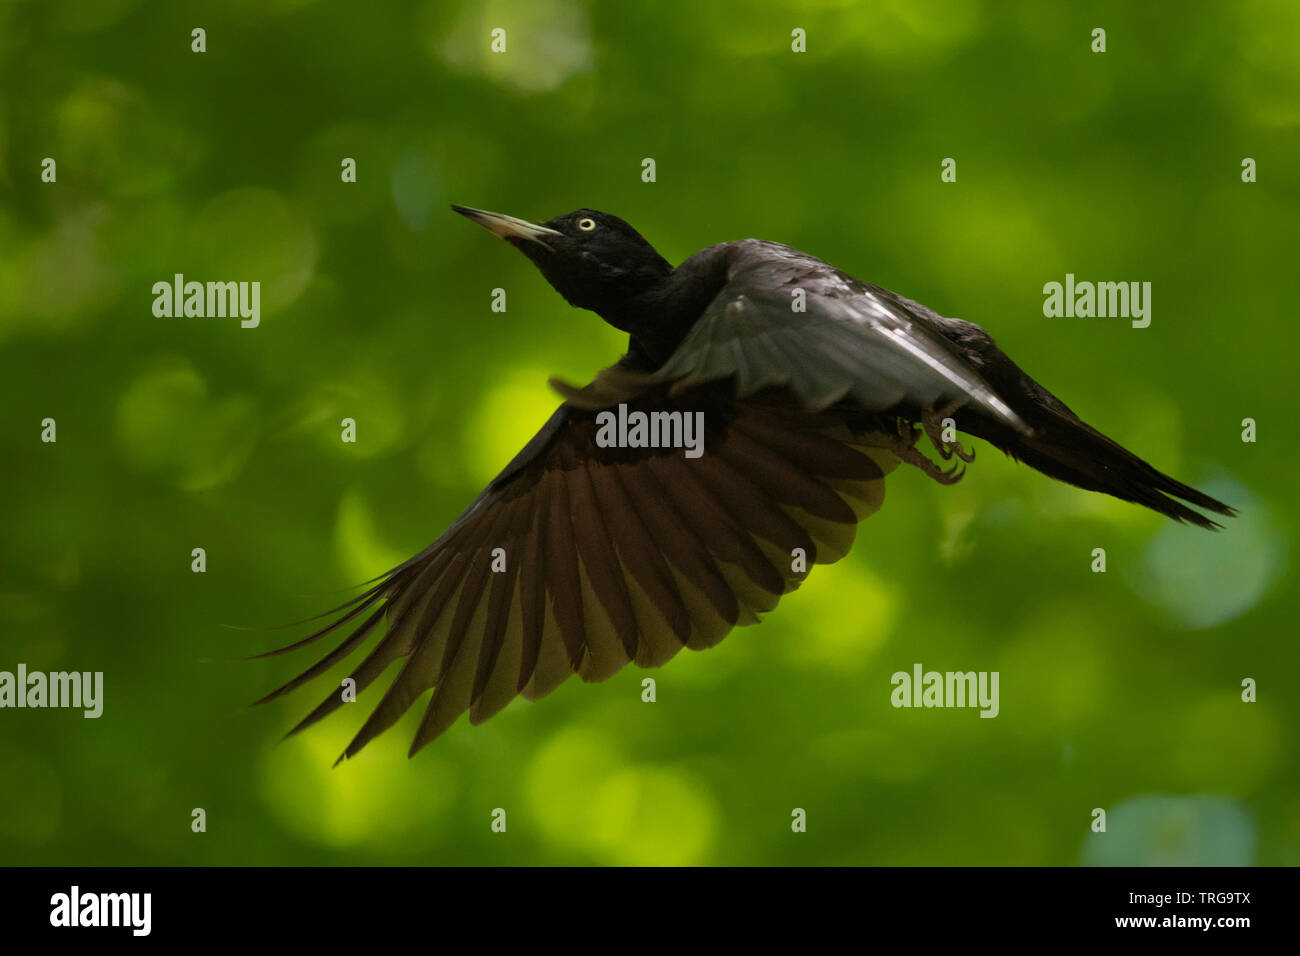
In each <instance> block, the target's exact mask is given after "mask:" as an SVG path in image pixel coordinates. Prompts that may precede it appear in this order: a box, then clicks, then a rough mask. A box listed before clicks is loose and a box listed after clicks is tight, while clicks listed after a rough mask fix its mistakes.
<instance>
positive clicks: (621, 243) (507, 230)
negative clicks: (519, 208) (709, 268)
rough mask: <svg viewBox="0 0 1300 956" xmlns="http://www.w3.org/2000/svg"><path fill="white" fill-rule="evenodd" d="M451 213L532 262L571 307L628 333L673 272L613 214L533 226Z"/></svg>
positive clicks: (585, 214)
mask: <svg viewBox="0 0 1300 956" xmlns="http://www.w3.org/2000/svg"><path fill="white" fill-rule="evenodd" d="M451 208H452V209H454V210H455V211H456V212H458V213H460V214H461V215H462V216H465V217H466V218H467V219H472V220H473V221H474V222H476V223H478V224H479V225H480V226H482V227H483V228H484V229H487V230H488V231H489V232H491V233H492V234H493V235H496V236H499V237H500V238H502V239H504V240H505V241H506V242H508V243H510V244H511V245H512V246H514V247H515V248H516V249H518V250H519V251H520V252H522V253H523V254H524V255H526V256H527V257H528V258H529V259H531V260H532V262H533V265H535V266H537V268H538V269H539V270H541V273H542V275H543V276H545V277H546V281H547V282H549V283H550V284H551V285H552V286H553V287H554V288H555V291H556V292H558V293H560V295H562V296H564V298H565V299H566V300H567V301H568V303H569V304H570V305H573V306H577V307H578V308H582V309H590V310H591V311H592V312H595V313H597V314H598V315H600V316H601V318H603V319H604V320H605V321H606V322H609V323H610V324H611V325H613V326H614V327H615V328H619V329H622V330H623V331H625V332H630V331H633V326H634V325H635V323H636V319H637V317H638V316H639V315H640V314H641V313H642V312H643V311H644V305H645V300H646V299H647V298H648V297H650V296H652V295H653V294H654V292H655V290H656V289H657V288H658V287H659V286H660V285H661V284H662V283H663V281H664V280H665V279H666V278H667V277H668V276H670V275H671V274H672V271H673V267H672V266H671V265H669V264H668V262H667V261H666V260H665V259H664V257H663V256H661V255H659V253H658V252H656V251H655V248H654V246H652V245H650V243H649V242H647V241H646V240H645V238H644V237H643V236H642V235H641V234H640V233H639V232H637V231H636V230H635V229H633V228H632V227H631V226H630V225H628V224H627V223H626V222H624V221H623V220H622V219H619V218H618V217H617V216H611V215H610V214H609V213H605V212H597V211H596V210H594V209H579V210H576V211H575V212H571V213H566V214H565V215H563V216H556V217H555V218H554V219H549V220H547V221H546V222H544V223H533V222H528V221H527V220H524V219H516V218H515V217H514V216H507V215H504V214H502V213H499V212H487V211H485V210H482V209H471V208H469V207H468V206H452V207H451Z"/></svg>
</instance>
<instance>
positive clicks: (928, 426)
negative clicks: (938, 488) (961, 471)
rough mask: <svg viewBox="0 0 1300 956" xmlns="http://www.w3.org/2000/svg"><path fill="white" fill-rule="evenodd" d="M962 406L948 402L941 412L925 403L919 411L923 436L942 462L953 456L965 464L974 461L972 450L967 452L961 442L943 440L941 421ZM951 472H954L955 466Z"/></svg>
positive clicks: (973, 451) (958, 401) (959, 402)
mask: <svg viewBox="0 0 1300 956" xmlns="http://www.w3.org/2000/svg"><path fill="white" fill-rule="evenodd" d="M964 404H965V403H964V402H962V401H960V400H957V401H953V402H949V403H948V404H947V405H946V406H944V408H943V409H942V410H940V411H935V409H934V406H932V405H930V404H928V403H927V404H926V405H925V406H924V407H923V408H922V409H921V424H922V426H923V427H924V428H925V434H926V436H927V437H928V438H929V439H930V444H932V445H933V446H934V450H935V451H937V452H938V453H939V457H941V458H942V459H943V460H944V461H948V460H949V459H951V458H952V457H953V456H954V455H956V456H957V457H958V458H960V459H961V460H962V461H964V462H966V463H967V464H970V463H971V462H972V461H974V460H975V449H974V448H972V449H971V450H970V451H967V450H966V449H965V448H964V447H963V446H962V443H961V442H959V441H955V440H954V441H951V442H947V441H944V439H943V420H944V419H945V418H947V417H948V416H950V415H951V414H952V413H953V412H955V411H957V409H959V408H961V407H962V406H963V405H964ZM953 470H954V471H955V470H956V467H955V466H954V468H953ZM956 480H957V479H956V478H954V479H953V481H956Z"/></svg>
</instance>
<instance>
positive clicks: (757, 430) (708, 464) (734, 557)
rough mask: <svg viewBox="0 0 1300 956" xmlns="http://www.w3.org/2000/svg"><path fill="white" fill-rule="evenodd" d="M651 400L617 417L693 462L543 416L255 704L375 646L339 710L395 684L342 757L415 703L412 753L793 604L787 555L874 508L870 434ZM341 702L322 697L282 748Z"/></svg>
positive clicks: (849, 526) (782, 405) (877, 465)
mask: <svg viewBox="0 0 1300 956" xmlns="http://www.w3.org/2000/svg"><path fill="white" fill-rule="evenodd" d="M667 392H668V390H667V388H665V387H662V386H659V387H656V388H655V389H654V390H653V391H651V392H648V393H644V394H642V395H640V396H639V397H638V398H634V399H631V400H629V401H628V403H627V405H628V412H629V414H630V413H633V412H637V411H644V412H646V413H668V414H670V415H671V414H674V413H680V415H683V416H684V415H692V414H694V413H696V412H700V413H702V414H703V416H704V419H703V424H704V445H703V454H702V455H700V456H699V457H697V458H688V457H686V455H685V454H684V450H683V449H682V448H680V447H676V448H665V447H660V448H626V447H624V448H618V447H602V446H601V443H600V442H598V440H597V438H598V434H599V430H600V427H601V424H600V422H599V420H598V417H597V416H598V414H599V413H598V412H597V411H595V410H591V409H586V408H581V407H578V406H575V405H573V404H570V403H566V404H565V405H562V406H561V407H560V409H559V410H558V411H557V412H556V413H555V415H553V416H552V418H551V420H550V421H549V422H548V423H547V424H546V426H545V427H544V428H543V429H542V431H541V432H540V433H539V434H538V435H537V437H536V438H535V439H533V441H531V442H530V443H529V444H528V446H527V447H526V448H525V449H524V451H523V452H521V453H520V455H519V456H518V457H517V458H516V459H515V460H514V461H513V462H511V463H510V465H508V466H507V468H506V469H505V471H503V472H502V473H501V475H500V476H499V477H498V478H497V479H495V480H494V481H493V482H492V484H491V485H489V486H488V488H487V490H486V491H484V492H483V494H482V495H480V496H479V498H478V499H477V500H476V501H475V502H474V503H473V504H472V505H471V506H470V507H469V509H468V510H467V511H466V512H465V513H464V514H462V515H461V516H460V518H458V519H457V520H456V522H455V523H454V524H453V525H452V526H451V527H450V528H449V529H448V530H447V531H446V533H445V534H443V535H442V536H441V537H440V538H439V539H438V540H437V541H436V542H434V544H432V545H431V546H430V547H429V548H427V549H426V550H425V551H423V552H422V553H421V554H419V555H417V556H416V557H414V558H412V559H411V560H410V561H407V562H406V563H405V564H403V565H401V566H399V567H398V568H395V569H394V570H393V571H391V572H389V573H388V574H387V575H386V576H384V577H383V578H382V579H381V580H380V581H379V583H378V584H376V585H375V586H374V587H372V588H371V589H370V590H369V591H367V592H365V593H364V594H362V595H360V596H359V597H357V598H356V599H354V600H353V601H352V602H349V604H347V605H345V606H344V607H343V608H339V609H336V610H338V611H339V612H341V615H342V616H341V617H340V618H339V619H338V620H336V621H334V622H333V623H331V624H330V625H328V626H327V627H324V628H322V629H321V630H319V631H317V632H316V633H314V634H312V635H309V636H308V637H306V638H304V639H303V640H301V641H297V642H295V643H294V644H291V645H289V646H288V647H285V648H280V649H278V650H276V651H271V652H269V653H270V654H280V653H285V652H287V651H291V650H295V649H297V648H301V647H304V646H306V645H309V644H312V643H314V642H316V641H318V640H320V639H321V638H323V637H325V636H326V635H328V634H339V635H346V636H344V637H343V640H342V642H341V643H340V644H339V645H338V646H337V647H336V648H335V649H334V650H332V651H330V653H328V654H327V655H325V656H324V657H323V658H322V659H321V660H320V661H319V662H317V663H316V664H315V665H313V666H312V667H310V668H308V669H307V670H306V671H305V672H304V673H302V674H301V675H299V676H298V677H296V678H294V679H293V680H291V681H289V683H287V684H285V685H284V686H283V687H281V688H279V689H278V690H276V691H273V692H272V693H271V694H269V695H267V697H265V698H263V701H267V700H272V699H274V698H276V697H278V696H280V695H281V694H283V693H285V692H287V691H289V690H292V689H294V688H296V687H298V686H300V685H302V684H304V683H306V682H307V681H309V680H311V679H312V678H314V677H317V676H319V675H320V674H323V673H324V672H325V671H326V670H328V669H329V668H331V667H333V666H334V665H336V664H338V663H340V662H341V661H343V660H344V659H346V658H348V657H350V656H351V655H352V654H353V653H355V652H357V651H358V650H359V649H361V648H362V647H363V646H365V645H366V644H367V642H368V641H369V640H370V639H372V638H375V637H377V640H375V641H374V643H373V646H372V647H371V649H370V651H369V653H368V654H367V655H366V656H365V657H364V658H363V659H362V660H361V661H360V662H359V663H358V664H357V665H356V666H355V667H354V668H353V669H352V671H351V674H350V676H351V677H352V678H353V679H354V680H355V681H356V688H357V692H358V695H359V696H358V700H359V701H365V700H367V695H366V693H365V692H366V690H367V688H369V687H370V685H371V684H372V683H373V682H374V681H375V680H376V679H378V678H379V677H380V676H381V675H382V674H383V673H384V671H385V670H387V669H388V668H389V666H390V665H392V664H394V663H396V662H399V661H400V662H401V667H400V670H399V671H398V672H397V675H396V677H395V678H394V679H393V681H392V683H391V684H390V685H389V686H388V688H387V690H386V691H384V692H383V693H382V695H379V694H377V692H375V691H370V693H375V694H376V697H375V698H374V699H375V700H376V701H377V703H376V704H375V705H374V707H373V710H371V713H370V716H369V718H368V719H367V720H366V722H365V724H364V725H363V726H362V727H361V729H360V731H359V732H358V733H357V735H356V737H355V738H354V739H353V740H352V742H351V743H350V744H349V745H348V747H347V749H346V751H345V754H344V756H351V755H353V754H355V753H356V752H357V751H358V750H360V749H361V748H362V747H363V746H364V745H365V744H366V743H367V742H368V741H370V740H371V739H373V738H374V737H375V736H376V735H377V734H379V733H381V732H382V731H383V730H385V729H386V728H388V727H389V726H391V725H392V724H393V723H394V722H395V721H396V720H397V719H398V718H399V717H400V716H401V715H402V714H403V713H405V712H406V711H407V710H408V709H409V708H410V707H411V706H412V704H414V703H415V701H416V700H417V698H419V697H420V696H421V695H423V694H424V693H425V692H426V691H428V690H430V689H432V690H433V695H432V697H431V699H430V701H429V704H428V707H427V709H426V710H425V713H424V719H423V721H422V722H421V723H420V726H419V730H418V731H417V733H416V736H415V740H414V743H413V744H412V746H411V752H412V753H414V752H415V751H416V750H418V749H419V748H420V747H422V746H424V745H425V744H427V743H428V742H429V741H431V740H433V739H434V738H435V737H437V736H438V735H439V734H440V733H442V732H443V731H444V730H446V729H447V728H448V727H449V726H450V725H451V724H452V723H453V722H454V721H455V720H456V718H457V717H459V716H460V715H461V714H462V713H464V712H465V711H467V710H468V711H469V713H470V721H471V722H472V723H478V722H480V721H482V720H486V719H487V718H488V717H490V716H492V715H493V714H494V713H496V712H497V711H499V710H500V709H501V708H503V707H504V706H505V705H506V704H507V703H509V702H510V700H512V699H513V698H514V697H515V696H516V695H517V694H523V695H524V696H525V697H527V698H529V699H536V698H538V697H541V696H543V695H545V694H547V693H549V692H550V691H552V690H554V689H555V688H556V687H557V686H558V685H559V684H560V683H561V682H563V681H564V680H565V679H566V678H568V677H569V676H570V675H571V674H573V673H577V674H579V675H581V676H582V678H583V679H584V680H589V681H595V680H603V679H605V678H607V677H609V676H610V675H611V674H613V673H614V672H615V671H617V670H618V669H619V668H621V667H622V666H623V665H624V664H627V663H628V662H629V661H634V662H635V663H637V664H638V665H640V666H643V667H651V666H657V665H660V664H663V663H664V662H665V661H667V660H668V659H669V658H671V657H672V656H673V655H674V654H676V653H677V651H679V650H680V649H681V648H683V647H690V648H695V649H700V648H704V647H709V646H711V645H713V644H716V643H717V642H718V641H720V640H721V639H722V638H723V636H725V635H726V634H727V632H728V631H729V630H730V629H731V628H732V627H733V626H736V625H742V624H750V623H753V622H754V621H756V620H757V615H758V614H760V613H761V612H764V611H767V610H770V609H771V608H772V607H774V606H775V605H776V603H777V600H778V598H779V597H780V595H781V594H783V593H785V592H786V591H788V590H791V589H792V588H793V587H795V586H797V585H798V583H799V581H800V580H801V579H802V578H803V577H804V573H803V569H799V570H795V562H794V560H793V559H792V555H793V553H794V552H795V549H803V552H804V554H806V556H807V564H808V566H811V564H812V563H814V562H817V563H827V562H830V561H834V560H837V559H838V558H839V557H841V556H842V555H844V554H845V553H846V552H847V551H848V548H849V546H850V545H851V543H852V540H853V536H854V532H855V530H856V524H857V522H858V521H859V520H861V519H862V518H864V517H865V516H866V515H867V514H869V513H871V512H872V511H874V510H875V509H876V508H877V507H879V505H880V502H881V500H882V498H883V494H884V487H883V484H884V483H883V476H884V474H885V473H886V472H887V471H889V470H891V469H892V468H893V466H894V465H895V464H896V463H897V458H895V457H894V455H893V454H892V453H891V452H889V451H887V450H885V449H887V448H889V447H892V446H891V442H890V441H889V440H886V438H885V436H883V433H875V432H872V431H870V430H867V429H866V428H865V426H864V429H863V430H856V431H855V430H850V428H849V427H847V426H846V425H845V424H844V423H843V421H842V416H836V415H832V414H818V413H809V412H807V411H805V410H803V409H802V408H800V406H799V403H798V402H797V401H794V400H792V398H791V396H789V395H788V393H784V392H777V393H766V394H765V395H761V396H756V397H755V398H754V399H751V400H748V401H745V402H739V403H738V402H736V401H735V400H734V399H733V398H732V397H731V395H730V389H729V388H726V387H717V386H704V387H700V388H695V389H689V390H685V391H682V392H679V393H678V394H677V395H676V396H675V397H672V398H670V397H669V396H668V395H667ZM680 420H681V421H683V422H684V421H685V419H680ZM663 421H667V422H669V424H670V426H671V423H672V419H671V418H668V419H661V420H660V422H663ZM893 441H897V436H894V437H893ZM262 656H266V655H262ZM341 703H342V695H341V694H340V692H339V691H338V690H337V688H336V689H335V690H334V691H333V692H331V694H330V695H329V696H328V697H327V698H326V699H325V700H324V701H323V702H322V703H321V704H320V705H319V706H318V707H317V708H316V709H315V710H313V711H312V712H311V713H310V714H309V715H308V716H307V717H306V718H304V719H303V720H302V722H301V723H299V724H298V726H297V727H295V728H294V730H293V731H291V733H293V732H296V731H298V730H301V729H303V728H305V727H307V726H309V725H311V724H313V723H315V722H316V721H317V720H319V719H321V718H322V717H324V716H326V715H327V714H329V713H331V712H332V711H334V710H336V709H338V707H339V706H340V704H341ZM340 759H342V758H340Z"/></svg>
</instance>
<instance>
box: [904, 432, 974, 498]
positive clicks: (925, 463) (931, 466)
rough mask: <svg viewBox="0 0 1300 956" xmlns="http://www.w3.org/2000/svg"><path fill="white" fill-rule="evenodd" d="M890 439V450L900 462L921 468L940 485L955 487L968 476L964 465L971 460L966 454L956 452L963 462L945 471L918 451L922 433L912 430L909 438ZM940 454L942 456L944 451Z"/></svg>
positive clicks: (954, 464) (946, 456) (956, 463)
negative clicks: (917, 447) (918, 440)
mask: <svg viewBox="0 0 1300 956" xmlns="http://www.w3.org/2000/svg"><path fill="white" fill-rule="evenodd" d="M890 437H891V438H892V439H893V440H892V441H891V443H890V444H891V446H892V447H891V448H890V450H891V451H892V452H893V453H894V454H895V455H897V456H898V457H899V459H900V460H902V461H904V462H906V463H907V464H909V465H911V466H912V467H913V468H919V469H920V470H921V471H923V472H925V473H926V474H927V475H929V476H930V477H931V478H933V479H934V480H935V481H937V482H938V483H939V484H941V485H955V484H956V483H957V482H959V481H961V480H962V478H963V477H964V476H965V475H966V469H965V468H964V467H963V465H964V464H965V463H966V462H969V461H970V460H971V459H970V458H966V457H965V454H964V452H956V454H957V456H958V457H959V458H960V459H961V461H957V462H954V463H953V466H952V467H951V468H949V469H948V470H947V471H945V470H944V469H943V468H942V467H941V466H939V465H937V464H935V463H934V462H932V461H931V460H930V459H929V458H926V457H925V456H924V455H922V454H921V453H920V452H919V451H917V450H916V440H917V438H919V437H920V432H918V431H916V430H914V429H912V430H910V434H908V435H907V436H903V435H899V436H896V437H895V436H890ZM931 440H932V441H933V436H931ZM940 453H941V454H942V451H941V452H940ZM944 457H945V458H948V457H951V456H950V455H945V456H944ZM973 457H974V456H973V455H972V456H971V458H973Z"/></svg>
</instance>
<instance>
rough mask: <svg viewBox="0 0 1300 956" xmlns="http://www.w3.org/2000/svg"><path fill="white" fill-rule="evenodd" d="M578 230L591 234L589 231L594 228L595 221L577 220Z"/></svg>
mask: <svg viewBox="0 0 1300 956" xmlns="http://www.w3.org/2000/svg"><path fill="white" fill-rule="evenodd" d="M578 228H579V229H581V230H582V231H583V232H591V230H593V229H595V228H596V220H594V219H579V220H578Z"/></svg>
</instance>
